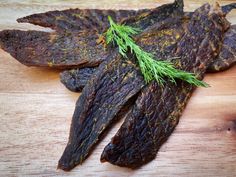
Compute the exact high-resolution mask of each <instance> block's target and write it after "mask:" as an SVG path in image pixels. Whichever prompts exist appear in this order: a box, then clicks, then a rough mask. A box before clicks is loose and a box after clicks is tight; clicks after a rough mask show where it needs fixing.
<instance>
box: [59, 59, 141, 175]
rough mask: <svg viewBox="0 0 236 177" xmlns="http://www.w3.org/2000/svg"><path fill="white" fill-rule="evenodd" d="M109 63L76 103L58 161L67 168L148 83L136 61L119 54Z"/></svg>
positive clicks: (64, 168)
mask: <svg viewBox="0 0 236 177" xmlns="http://www.w3.org/2000/svg"><path fill="white" fill-rule="evenodd" d="M105 63H107V64H105ZM105 63H103V64H102V65H101V66H99V69H98V71H97V72H96V74H95V75H94V76H93V77H92V78H91V79H90V80H89V82H88V84H87V85H86V86H85V88H84V89H83V92H82V94H81V96H80V97H79V99H78V101H77V103H76V108H75V112H74V115H73V118H72V123H71V129H70V137H69V141H68V144H67V146H66V148H65V151H64V153H63V155H62V157H61V159H60V160H59V163H58V167H59V168H61V169H63V170H66V171H67V170H70V169H72V168H74V167H75V166H76V165H78V164H81V163H82V162H83V161H84V160H85V158H86V157H87V156H88V154H89V153H90V152H91V150H92V149H93V148H94V145H95V144H96V143H97V142H98V140H99V139H100V138H101V136H102V134H103V132H104V130H106V129H107V128H108V126H110V124H111V123H112V122H114V121H115V120H116V119H118V118H119V116H118V115H119V112H120V110H122V108H124V106H126V103H127V101H129V100H130V99H132V97H134V96H135V95H136V94H137V93H138V92H139V90H140V88H142V86H144V84H145V83H144V81H143V78H142V76H141V75H140V74H139V73H137V72H135V71H137V68H138V66H136V64H135V63H133V62H132V61H129V60H123V59H122V58H121V57H119V56H117V57H115V58H114V59H112V60H111V61H106V62H105Z"/></svg>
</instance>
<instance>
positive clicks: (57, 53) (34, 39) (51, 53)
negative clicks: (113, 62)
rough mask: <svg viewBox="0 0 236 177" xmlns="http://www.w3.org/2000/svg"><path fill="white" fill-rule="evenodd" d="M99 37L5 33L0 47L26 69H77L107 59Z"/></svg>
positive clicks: (83, 33)
mask: <svg viewBox="0 0 236 177" xmlns="http://www.w3.org/2000/svg"><path fill="white" fill-rule="evenodd" d="M98 38H99V34H97V33H96V32H93V31H80V32H77V33H66V34H61V33H47V32H42V31H20V30H4V31H1V32H0V46H1V48H2V49H4V50H5V51H7V52H9V53H10V54H11V55H12V56H13V57H14V58H16V59H17V60H18V61H19V62H20V63H22V64H24V65H26V66H41V67H50V68H59V69H66V68H75V67H76V68H78V67H87V66H91V67H92V66H97V65H99V64H100V63H101V61H104V60H105V59H106V57H107V56H108V54H109V53H108V52H107V51H106V50H105V49H104V46H103V45H102V44H97V42H96V40H97V39H98Z"/></svg>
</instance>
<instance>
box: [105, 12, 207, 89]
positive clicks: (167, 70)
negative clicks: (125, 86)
mask: <svg viewBox="0 0 236 177" xmlns="http://www.w3.org/2000/svg"><path fill="white" fill-rule="evenodd" d="M108 20H109V23H110V28H109V29H108V30H107V32H106V33H105V34H106V43H107V44H110V43H113V44H115V43H116V44H117V45H118V49H119V53H120V54H121V55H122V56H123V57H125V58H127V55H126V53H127V52H128V51H130V52H131V53H134V54H135V56H136V58H137V60H138V63H139V67H140V70H141V72H142V74H143V77H144V80H145V81H146V83H149V82H151V81H152V80H156V81H157V82H158V83H159V84H161V85H163V83H164V82H165V79H164V78H165V77H167V78H169V80H170V81H171V82H174V83H176V81H175V80H176V79H181V80H184V81H186V82H188V83H190V84H192V85H195V86H201V87H208V86H209V85H208V84H207V83H205V82H203V81H200V80H198V79H197V77H196V76H195V75H194V74H193V73H189V72H185V71H182V70H179V69H176V68H174V66H173V64H172V63H171V62H169V61H161V60H155V59H154V58H155V57H154V55H153V54H151V53H148V52H146V51H144V50H143V49H142V48H141V47H139V46H138V45H137V44H135V41H134V40H133V39H132V36H133V35H135V34H138V33H139V32H140V30H139V29H138V28H133V27H130V26H126V25H119V24H116V23H115V22H114V21H113V20H112V18H111V17H110V16H108Z"/></svg>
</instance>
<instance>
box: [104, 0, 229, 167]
mask: <svg viewBox="0 0 236 177" xmlns="http://www.w3.org/2000/svg"><path fill="white" fill-rule="evenodd" d="M227 27H228V23H227V22H226V20H225V19H224V17H223V16H222V12H221V11H220V10H219V7H215V8H214V9H212V8H211V9H210V5H209V4H206V5H204V6H202V7H201V8H199V9H197V10H196V11H195V12H194V14H193V15H192V18H191V21H190V23H189V25H188V29H187V31H186V32H185V35H184V36H183V38H182V39H181V41H180V42H179V43H178V47H177V51H176V54H175V55H174V56H180V57H181V60H180V63H179V64H180V68H181V69H183V70H186V71H189V72H192V73H194V74H196V75H197V76H198V78H199V79H202V78H203V76H204V73H205V71H206V68H207V67H208V65H209V64H210V62H212V61H213V59H214V58H215V56H216V54H217V53H219V51H220V46H221V43H222V40H223V34H224V31H225V29H226V28H227ZM170 57H171V56H170ZM193 90H194V86H192V85H189V84H187V83H186V82H183V81H178V82H177V85H175V84H174V83H170V82H167V83H166V84H165V86H164V87H160V86H159V85H158V84H156V82H152V83H151V84H149V85H148V86H146V87H145V88H143V90H142V92H141V93H140V95H139V97H138V99H137V101H136V103H135V104H134V106H133V108H132V110H131V111H130V112H128V114H126V116H125V118H126V119H125V122H124V123H123V125H122V126H121V128H120V129H119V131H118V132H117V134H116V135H115V136H114V137H113V138H112V140H111V142H110V143H109V144H108V145H107V146H106V147H105V149H104V151H103V153H102V156H101V161H103V162H104V161H108V162H110V163H112V164H115V165H119V166H124V167H130V168H137V167H140V166H141V165H143V164H145V163H147V162H149V161H151V160H152V159H154V158H155V157H156V154H157V152H158V150H159V148H160V147H161V145H162V144H163V143H164V142H165V141H166V140H167V139H168V137H169V135H170V134H171V133H172V131H173V130H174V128H175V127H176V125H177V124H178V121H179V117H180V116H181V114H182V111H183V109H184V108H185V106H186V104H187V101H188V99H189V98H190V95H191V93H192V91H193Z"/></svg>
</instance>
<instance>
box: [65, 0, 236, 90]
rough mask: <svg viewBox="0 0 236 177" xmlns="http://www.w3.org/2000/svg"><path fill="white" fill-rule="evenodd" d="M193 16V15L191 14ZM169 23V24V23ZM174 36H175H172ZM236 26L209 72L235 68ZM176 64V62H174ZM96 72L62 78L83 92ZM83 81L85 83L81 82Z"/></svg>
mask: <svg viewBox="0 0 236 177" xmlns="http://www.w3.org/2000/svg"><path fill="white" fill-rule="evenodd" d="M235 8H236V6H235V3H232V4H228V5H225V6H222V11H223V12H224V13H225V14H227V13H229V12H230V11H231V10H232V9H235ZM191 14H193V13H192V12H191ZM185 16H186V17H185V18H183V19H180V18H179V19H180V20H184V21H185V23H187V21H188V20H189V19H188V17H191V16H190V15H188V14H187V13H185ZM163 23H166V22H165V21H163ZM167 23H168V22H167ZM183 25H184V23H183V24H181V25H179V26H177V27H175V28H176V33H175V35H177V36H181V35H182V33H183V32H184V29H183ZM172 35H173V34H172ZM235 38H236V25H232V26H231V27H230V29H229V30H228V31H227V32H226V33H225V36H224V41H223V47H222V49H221V51H220V54H219V56H218V57H217V59H215V60H214V61H213V63H212V64H211V65H210V66H209V68H208V69H207V72H218V71H223V70H226V69H228V68H230V67H231V66H233V65H234V64H235V62H236V54H235V50H236V49H235V48H236V45H235V44H236V41H235V40H236V39H235ZM163 44H164V45H165V44H167V42H166V41H163ZM153 46H154V47H155V44H153ZM173 62H174V63H175V61H173ZM94 72H95V68H86V69H84V70H81V69H78V71H76V70H72V72H71V71H64V74H65V75H66V76H70V77H62V76H63V74H62V76H61V82H62V83H63V84H64V85H65V86H66V87H67V88H68V89H69V90H71V91H75V92H76V91H81V90H82V88H83V87H84V86H85V84H86V80H87V81H88V80H89V78H90V77H91V76H92V75H93V73H94ZM81 80H82V81H83V82H81ZM76 88H79V89H76Z"/></svg>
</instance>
